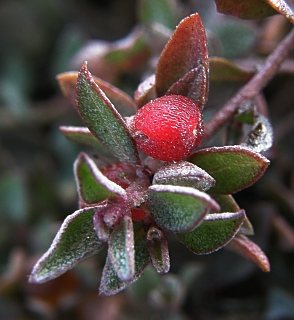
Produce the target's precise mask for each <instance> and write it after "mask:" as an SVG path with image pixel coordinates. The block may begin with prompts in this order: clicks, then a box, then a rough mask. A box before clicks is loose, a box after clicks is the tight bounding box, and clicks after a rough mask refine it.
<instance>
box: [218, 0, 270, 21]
mask: <svg viewBox="0 0 294 320" xmlns="http://www.w3.org/2000/svg"><path fill="white" fill-rule="evenodd" d="M214 1H215V3H216V7H217V11H218V12H220V13H224V14H229V15H232V16H234V17H238V18H241V19H262V18H266V17H268V16H271V15H273V14H275V13H276V12H275V10H273V9H272V8H271V7H270V6H269V5H268V4H266V3H265V1H264V0H239V1H235V0H214Z"/></svg>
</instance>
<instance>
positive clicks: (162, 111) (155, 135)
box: [130, 95, 203, 161]
mask: <svg viewBox="0 0 294 320" xmlns="http://www.w3.org/2000/svg"><path fill="white" fill-rule="evenodd" d="M130 130H131V132H132V135H133V137H134V139H135V141H136V144H137V146H138V148H139V149H141V150H142V151H143V152H144V153H146V154H147V155H149V156H151V157H153V158H156V159H159V160H164V161H178V160H182V159H183V158H185V157H187V156H188V155H189V154H190V153H191V152H192V151H193V149H194V148H195V147H197V146H198V144H199V143H200V141H201V139H202V136H203V117H202V112H201V108H200V107H199V106H198V105H197V104H196V103H195V102H194V101H192V100H191V99H189V98H187V97H184V96H181V95H167V96H163V97H160V98H157V99H154V100H152V101H150V102H149V103H147V104H146V105H144V106H143V107H142V108H141V109H139V110H138V111H137V113H136V114H135V116H134V117H133V119H132V122H131V125H130Z"/></svg>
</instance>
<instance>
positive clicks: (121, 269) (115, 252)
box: [108, 215, 135, 281]
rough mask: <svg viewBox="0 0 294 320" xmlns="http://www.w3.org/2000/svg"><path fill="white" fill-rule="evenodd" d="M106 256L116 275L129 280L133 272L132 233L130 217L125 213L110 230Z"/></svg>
mask: <svg viewBox="0 0 294 320" xmlns="http://www.w3.org/2000/svg"><path fill="white" fill-rule="evenodd" d="M108 244H109V246H108V256H109V259H110V261H111V264H112V266H113V268H114V270H115V271H116V274H117V276H118V277H119V278H120V279H121V280H122V281H131V280H132V279H133V277H134V272H135V262H134V259H135V252H134V234H133V222H132V219H131V218H130V217H129V216H127V215H125V216H124V218H123V220H122V221H121V223H120V224H119V225H118V226H117V227H116V228H115V229H114V230H113V231H112V233H111V235H110V238H109V242H108Z"/></svg>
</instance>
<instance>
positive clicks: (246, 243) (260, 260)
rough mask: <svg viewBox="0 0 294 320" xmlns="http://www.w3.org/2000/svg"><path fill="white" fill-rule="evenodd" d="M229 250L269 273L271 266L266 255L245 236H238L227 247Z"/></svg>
mask: <svg viewBox="0 0 294 320" xmlns="http://www.w3.org/2000/svg"><path fill="white" fill-rule="evenodd" d="M227 248H228V249H229V250H231V251H233V252H236V253H238V254H240V255H241V256H243V257H244V258H246V259H248V260H250V261H252V262H253V263H255V264H256V265H257V266H258V267H259V268H260V269H261V270H262V271H264V272H269V271H270V264H269V261H268V258H267V256H266V255H265V253H264V252H263V251H262V250H261V249H260V247H259V246H258V245H257V244H256V243H254V242H252V241H251V240H249V239H248V238H247V237H246V236H245V235H243V234H239V235H237V236H236V237H235V238H234V239H233V241H231V242H230V243H229V245H228V247H227Z"/></svg>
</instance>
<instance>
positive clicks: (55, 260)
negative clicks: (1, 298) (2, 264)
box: [29, 206, 104, 283]
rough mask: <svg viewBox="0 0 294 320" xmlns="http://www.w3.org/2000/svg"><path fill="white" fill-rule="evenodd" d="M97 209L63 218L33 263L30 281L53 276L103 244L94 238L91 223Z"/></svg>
mask: <svg viewBox="0 0 294 320" xmlns="http://www.w3.org/2000/svg"><path fill="white" fill-rule="evenodd" d="M99 208H101V206H96V207H91V208H85V209H80V210H77V211H75V212H74V213H73V214H71V215H69V216H68V217H67V218H66V219H65V220H64V222H63V223H62V225H61V227H60V229H59V231H58V233H57V235H56V236H55V238H54V240H53V242H52V244H51V246H50V248H49V249H48V251H47V252H46V253H45V254H44V255H43V256H42V257H41V258H40V259H39V260H38V262H37V263H36V264H35V266H34V268H33V271H32V273H31V275H30V278H29V281H30V282H37V283H43V282H46V281H48V280H52V279H54V278H57V277H59V276H60V275H62V274H63V273H65V272H66V271H68V270H70V269H72V268H73V267H75V266H76V265H77V264H78V263H79V262H81V261H83V260H85V259H86V258H89V257H91V256H92V255H94V254H96V253H98V252H99V251H100V250H101V249H102V247H103V245H104V243H103V242H101V241H100V240H99V239H98V238H97V236H96V233H95V231H94V228H93V222H92V218H93V215H94V213H95V211H96V210H98V209H99Z"/></svg>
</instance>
